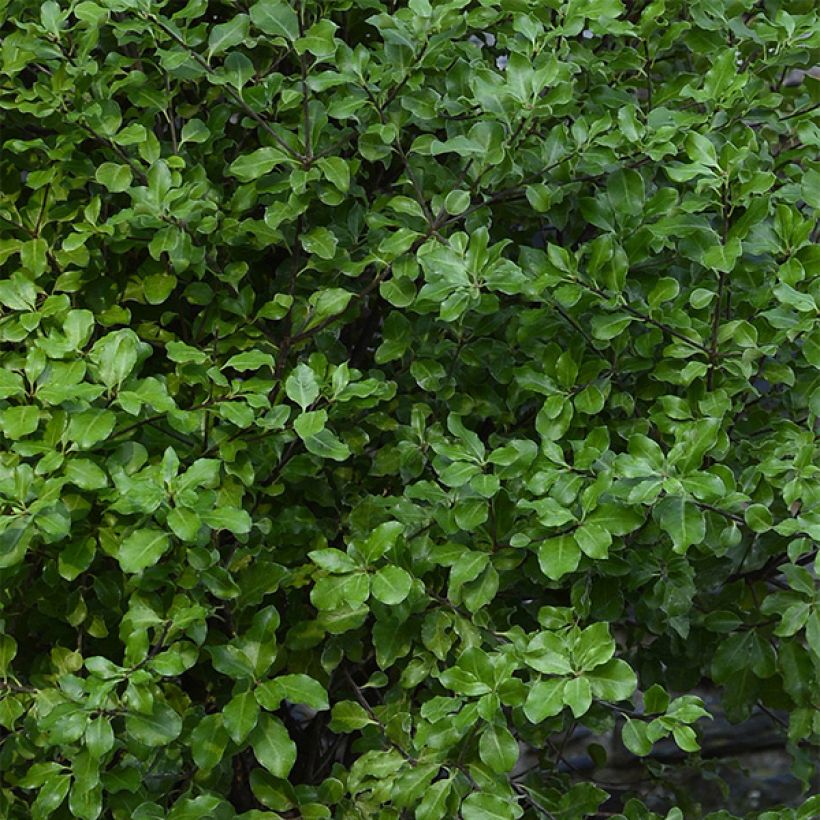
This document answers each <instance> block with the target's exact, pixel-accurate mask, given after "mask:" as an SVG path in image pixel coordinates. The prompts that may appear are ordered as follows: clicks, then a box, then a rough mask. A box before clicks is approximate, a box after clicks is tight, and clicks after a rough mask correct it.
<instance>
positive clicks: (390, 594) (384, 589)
mask: <svg viewBox="0 0 820 820" xmlns="http://www.w3.org/2000/svg"><path fill="white" fill-rule="evenodd" d="M412 584H413V579H412V577H411V576H410V574H409V573H408V572H406V571H405V570H403V569H402V568H401V567H396V566H392V565H390V566H386V567H382V568H381V569H380V570H379V571H378V572H377V573H376V574H375V575H374V576H373V581H372V584H371V588H370V594H371V595H372V596H373V597H374V598H376V599H377V600H379V601H381V602H382V603H383V604H388V605H390V606H394V605H395V604H400V603H401V602H402V601H403V600H404V599H405V598H406V597H407V596H408V594H409V593H410V588H411V586H412Z"/></svg>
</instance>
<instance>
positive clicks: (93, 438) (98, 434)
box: [66, 410, 117, 450]
mask: <svg viewBox="0 0 820 820" xmlns="http://www.w3.org/2000/svg"><path fill="white" fill-rule="evenodd" d="M116 423H117V416H116V414H115V413H113V412H112V411H110V410H86V411H85V412H83V413H77V414H76V415H73V416H72V417H71V421H70V422H69V425H68V430H67V432H66V437H67V438H68V440H69V441H73V442H74V443H75V444H76V446H77V448H78V449H80V450H89V449H91V448H92V447H93V446H94V445H95V444H97V443H99V442H100V441H105V439H107V438H108V437H109V436H110V435H111V433H112V432H113V430H114V425H115V424H116Z"/></svg>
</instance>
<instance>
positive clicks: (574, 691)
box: [564, 677, 592, 718]
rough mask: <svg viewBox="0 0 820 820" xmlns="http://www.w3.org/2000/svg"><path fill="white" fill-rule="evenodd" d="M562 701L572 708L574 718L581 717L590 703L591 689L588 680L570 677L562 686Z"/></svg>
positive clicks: (587, 709)
mask: <svg viewBox="0 0 820 820" xmlns="http://www.w3.org/2000/svg"><path fill="white" fill-rule="evenodd" d="M564 703H565V704H566V705H567V706H569V708H570V709H571V710H572V715H573V717H575V718H579V717H582V716H583V715H585V714H586V713H587V712H588V711H589V707H590V706H591V705H592V689H591V687H590V683H589V680H588V679H587V678H586V677H583V678H570V679H569V680H568V681H567V682H566V685H565V686H564Z"/></svg>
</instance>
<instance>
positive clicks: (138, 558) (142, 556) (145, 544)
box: [117, 527, 171, 573]
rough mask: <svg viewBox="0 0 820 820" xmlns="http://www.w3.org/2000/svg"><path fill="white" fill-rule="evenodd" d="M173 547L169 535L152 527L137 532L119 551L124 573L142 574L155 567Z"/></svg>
mask: <svg viewBox="0 0 820 820" xmlns="http://www.w3.org/2000/svg"><path fill="white" fill-rule="evenodd" d="M170 546H171V542H170V539H169V538H168V533H166V532H163V531H162V530H158V529H154V528H152V527H145V528H143V529H138V530H135V531H134V532H132V533H131V535H129V536H128V537H127V538H126V539H125V540H124V541H123V542H122V543H121V544H120V545H119V548H118V550H117V560H118V561H119V562H120V566H121V567H122V570H123V572H128V573H134V572H142V571H143V570H144V569H147V568H148V567H151V566H153V565H154V564H156V563H157V561H159V559H160V558H162V556H163V555H164V554H165V553H166V551H167V550H168V548H169V547H170Z"/></svg>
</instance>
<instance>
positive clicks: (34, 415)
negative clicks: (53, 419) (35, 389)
mask: <svg viewBox="0 0 820 820" xmlns="http://www.w3.org/2000/svg"><path fill="white" fill-rule="evenodd" d="M39 421H40V409H39V408H38V407H37V406H36V405H21V406H18V407H7V408H6V409H5V410H0V430H2V431H3V435H4V436H5V437H6V438H9V439H12V440H13V441H14V440H17V439H21V438H25V437H26V436H30V435H31V434H32V433H33V432H34V431H35V430H36V429H37V425H38V424H39Z"/></svg>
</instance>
